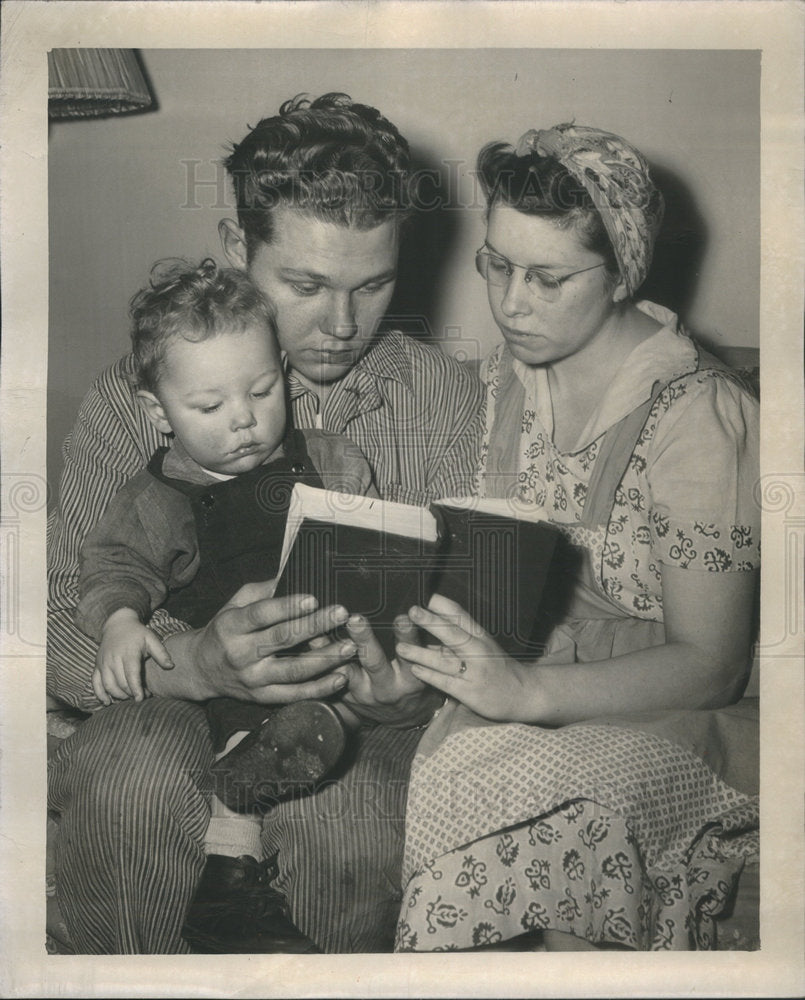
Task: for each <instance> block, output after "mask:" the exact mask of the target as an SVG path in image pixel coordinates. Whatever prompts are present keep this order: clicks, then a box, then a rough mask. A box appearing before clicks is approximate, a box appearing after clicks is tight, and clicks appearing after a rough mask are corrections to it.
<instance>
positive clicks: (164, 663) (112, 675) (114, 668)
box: [92, 608, 173, 705]
mask: <svg viewBox="0 0 805 1000" xmlns="http://www.w3.org/2000/svg"><path fill="white" fill-rule="evenodd" d="M148 657H151V659H153V660H154V661H155V662H156V663H158V664H159V666H160V667H162V669H163V670H172V669H173V660H171V658H170V654H169V653H168V651H167V649H165V647H164V646H163V645H162V642H161V641H160V640H159V639H158V638H157V636H156V635H154V633H153V632H152V631H151V629H149V628H146V626H145V625H143V624H142V622H141V621H140V620H139V618H138V617H137V614H136V613H135V612H134V611H132V610H131V609H130V608H119V609H118V610H117V611H114V612H113V613H112V614H111V615H109V617H108V618H107V619H106V624H105V625H104V627H103V634H102V636H101V643H100V646H99V648H98V655H97V656H96V658H95V670H94V671H93V674H92V687H93V690H94V691H95V696H96V697H97V699H98V701H101V702H103V704H104V705H111V703H112V698H119V699H126V698H134V700H135V701H142V700H143V698H144V697H145V695H146V691H145V688H144V687H143V679H142V678H143V662H144V661H145V660H146V659H147V658H148Z"/></svg>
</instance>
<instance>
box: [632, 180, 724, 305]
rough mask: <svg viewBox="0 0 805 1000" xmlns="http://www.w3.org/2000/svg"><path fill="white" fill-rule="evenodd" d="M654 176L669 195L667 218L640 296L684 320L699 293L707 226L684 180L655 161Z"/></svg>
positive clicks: (666, 195)
mask: <svg viewBox="0 0 805 1000" xmlns="http://www.w3.org/2000/svg"><path fill="white" fill-rule="evenodd" d="M651 175H652V177H653V179H654V183H655V184H656V185H657V187H658V188H659V189H660V190H661V191H662V193H663V195H664V196H665V217H664V219H663V223H662V227H661V228H660V232H659V235H658V237H657V242H656V244H655V246H654V259H653V262H652V265H651V271H650V272H649V275H648V277H647V278H646V281H645V283H644V284H643V286H642V288H641V289H640V293H639V297H640V298H643V299H649V300H651V301H652V302H657V303H659V305H663V306H666V307H667V308H668V309H672V310H673V311H674V312H675V313H677V314H678V315H679V316H681V317H683V321H684V317H685V316H687V315H688V314H689V311H690V307H691V305H692V303H693V300H694V298H695V295H696V285H697V282H698V279H699V271H700V268H701V263H702V259H703V258H704V253H705V249H706V246H707V226H706V224H705V221H704V219H703V218H702V215H701V213H700V212H699V209H698V207H697V205H696V203H695V201H694V199H693V195H692V194H691V192H690V188H689V187H688V186H687V185H686V184H685V182H684V181H682V180H681V179H680V178H679V177H678V176H677V175H676V174H673V173H671V171H669V170H666V169H665V168H663V167H656V166H654V165H653V164H652V166H651Z"/></svg>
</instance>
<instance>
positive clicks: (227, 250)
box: [218, 219, 248, 271]
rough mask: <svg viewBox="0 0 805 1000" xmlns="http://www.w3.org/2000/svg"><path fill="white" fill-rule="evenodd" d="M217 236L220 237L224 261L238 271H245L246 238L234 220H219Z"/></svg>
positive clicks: (246, 261) (246, 256)
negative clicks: (224, 255)
mask: <svg viewBox="0 0 805 1000" xmlns="http://www.w3.org/2000/svg"><path fill="white" fill-rule="evenodd" d="M218 235H219V236H220V237H221V246H222V247H223V250H224V254H226V259H227V260H228V261H229V263H230V264H231V265H232V267H235V268H237V269H238V270H239V271H245V270H246V267H247V264H248V254H247V253H246V237H245V236H244V235H243V230H242V229H241V228H240V226H239V225H238V224H237V222H235V220H234V219H221V221H220V222H219V223H218Z"/></svg>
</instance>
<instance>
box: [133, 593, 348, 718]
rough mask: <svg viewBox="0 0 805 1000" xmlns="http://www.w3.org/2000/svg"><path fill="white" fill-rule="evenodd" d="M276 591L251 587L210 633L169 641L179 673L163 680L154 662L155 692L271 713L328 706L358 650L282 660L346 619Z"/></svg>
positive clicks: (150, 670)
mask: <svg viewBox="0 0 805 1000" xmlns="http://www.w3.org/2000/svg"><path fill="white" fill-rule="evenodd" d="M273 587H274V584H273V582H272V581H269V582H267V583H261V584H247V585H246V586H245V587H241V589H240V590H239V591H238V592H237V594H235V596H234V597H233V598H232V600H231V601H230V602H229V603H228V604H227V605H225V606H224V607H223V608H222V609H221V610H220V611H219V612H218V614H217V615H215V617H214V618H213V619H212V620H211V621H210V622H209V624H208V625H207V626H206V627H205V628H203V629H197V630H195V631H191V632H181V633H178V634H176V635H173V636H170V637H169V638H168V639H167V640H166V647H167V649H168V651H169V652H170V654H171V656H172V658H173V661H174V663H175V664H176V668H175V670H174V671H172V672H171V673H170V674H165V673H163V672H162V671H160V670H158V669H155V668H154V667H152V665H151V663H150V662H149V663H148V664H147V665H146V671H147V678H148V686H149V688H150V690H151V691H152V692H153V693H154V694H157V695H162V696H165V697H174V698H186V699H187V700H190V701H204V700H206V699H208V698H216V697H228V698H239V699H240V700H241V701H256V702H261V703H263V704H269V705H270V704H287V703H288V702H292V701H302V700H305V699H308V698H326V697H328V696H330V695H332V694H335V693H336V692H337V691H339V690H341V689H342V688H343V687H345V685H346V683H347V681H346V678H345V677H343V676H342V675H340V674H333V673H330V671H332V670H333V668H335V667H337V666H338V665H339V664H341V663H344V662H345V661H346V660H349V659H350V658H352V657H353V656H354V655H355V652H356V646H355V643H354V642H352V641H347V642H341V643H335V642H330V643H328V644H327V645H325V646H321V647H319V648H317V649H312V650H310V651H307V652H300V653H297V654H293V655H280V654H283V653H286V652H287V651H288V650H291V649H294V648H295V647H297V646H298V645H300V644H302V643H307V642H308V641H309V640H310V639H312V638H314V637H315V636H320V635H324V634H326V633H328V632H330V631H332V630H333V629H334V628H335V627H336V626H337V625H341V624H343V623H344V622H346V620H347V618H348V614H347V611H346V610H345V609H344V608H341V607H329V608H324V609H322V610H317V603H316V599H315V598H313V597H310V596H309V595H303V594H295V595H292V596H289V597H278V598H273V597H271V596H270V595H271V593H272V592H273ZM324 674H327V676H322V675H324Z"/></svg>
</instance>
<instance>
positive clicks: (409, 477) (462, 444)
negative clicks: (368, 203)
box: [47, 331, 483, 709]
mask: <svg viewBox="0 0 805 1000" xmlns="http://www.w3.org/2000/svg"><path fill="white" fill-rule="evenodd" d="M133 371H134V367H133V359H132V356H131V355H127V356H126V357H124V358H122V359H121V360H120V361H118V362H117V363H116V364H114V365H112V366H111V367H110V368H108V369H106V371H104V372H103V373H102V374H101V375H100V377H99V378H98V379H97V381H96V382H95V384H94V385H93V386H92V388H91V389H90V391H89V393H88V394H87V396H86V398H85V399H84V402H83V403H82V406H81V409H80V411H79V414H78V417H77V419H76V423H75V425H74V427H73V430H72V432H71V434H70V435H69V437H68V438H67V440H66V441H65V444H64V471H63V473H62V480H61V489H60V496H59V503H58V506H57V508H56V509H55V510H54V511H53V513H52V514H51V516H50V518H49V521H48V650H47V672H48V693H49V694H52V695H54V696H55V697H57V698H60V699H62V700H63V701H66V702H68V703H69V704H71V705H76V706H77V707H79V708H84V709H93V708H96V707H98V704H99V703H98V702H97V701H96V699H95V696H94V694H93V691H92V685H91V675H92V669H93V666H94V663H95V652H96V646H95V643H94V642H93V641H92V640H91V639H89V638H87V637H86V636H85V635H84V634H83V633H82V632H81V631H80V630H79V629H78V628H77V626H76V625H75V623H74V620H73V614H74V609H75V607H76V605H77V603H78V569H79V553H80V550H81V545H82V543H83V541H84V539H85V538H86V536H87V534H88V533H89V532H90V530H91V529H92V528H93V527H94V526H95V525H96V524H97V523H98V521H99V520H100V519H101V516H102V515H103V513H104V511H105V510H106V508H107V506H108V505H109V503H110V501H111V500H112V498H113V497H114V495H115V494H116V493H117V492H118V490H119V489H120V488H121V487H122V486H123V484H124V483H126V482H127V481H128V480H129V479H130V478H131V477H132V476H133V475H135V473H137V472H138V471H139V470H140V469H142V468H143V467H144V466H145V465H146V464H147V463H148V460H149V459H150V457H151V455H152V454H153V453H154V451H156V449H157V448H158V447H161V446H162V445H165V444H168V443H169V439H168V438H167V437H166V436H165V435H163V434H161V433H160V432H159V431H157V430H156V429H155V428H154V427H153V425H152V424H151V423H150V421H149V420H148V419H147V417H146V416H145V414H144V413H143V411H142V409H141V408H140V406H139V405H138V404H137V401H136V398H135V395H134V391H133V388H132V376H133ZM288 387H289V396H290V401H291V417H292V420H293V423H294V425H295V426H296V427H299V428H304V427H316V426H321V427H323V428H324V430H328V431H332V432H334V433H336V434H344V435H346V436H347V437H349V438H351V439H352V440H353V441H354V442H355V443H356V444H357V445H358V447H359V448H360V449H361V451H362V452H363V453H364V455H365V456H366V458H367V460H368V462H369V465H370V467H371V469H372V472H373V474H374V479H375V483H376V485H377V488H378V491H379V492H380V495H381V496H382V497H384V498H385V499H388V500H396V501H399V502H402V503H413V504H427V503H429V502H430V501H431V500H435V499H437V498H438V497H444V496H457V495H462V494H466V493H469V492H471V491H472V480H473V474H474V471H475V466H476V462H477V457H478V452H479V447H480V440H481V433H482V427H483V388H482V386H481V383H480V382H479V381H478V379H477V377H476V376H475V375H474V374H473V373H472V372H470V371H469V370H468V369H467V368H464V367H463V366H462V365H460V364H459V363H458V362H456V361H455V360H453V359H452V358H449V357H447V356H446V355H445V354H443V353H442V352H441V351H440V350H438V349H436V348H433V347H429V346H425V345H423V344H421V343H419V342H417V341H415V340H412V339H411V338H409V337H406V336H404V335H403V334H401V333H398V332H396V331H389V332H388V333H385V334H384V335H383V336H382V337H381V338H380V339H379V340H378V341H377V343H376V344H375V345H374V347H373V348H372V349H371V351H369V353H368V354H367V355H366V356H365V357H364V358H362V359H361V361H359V362H358V364H357V365H356V366H355V367H354V368H353V369H352V370H351V371H350V372H349V373H348V374H347V375H346V376H345V377H344V378H343V379H341V380H340V381H339V382H338V383H336V385H335V386H334V387H333V388H332V390H331V391H330V392H329V394H328V395H327V396H326V398H325V402H324V405H323V407H322V408H321V412H319V399H318V396H317V395H316V394H315V393H314V392H313V391H311V390H310V389H308V388H307V387H305V386H304V385H303V384H302V383H301V382H299V381H298V380H297V379H296V378H295V377H294V376H293V374H289V376H288ZM149 624H150V626H151V628H153V629H154V631H155V632H156V633H157V634H158V635H160V636H161V637H162V638H164V637H165V636H167V635H171V634H172V633H174V632H177V631H181V630H183V629H186V628H187V627H188V626H187V625H185V624H183V623H182V622H178V621H175V620H174V619H171V618H170V617H169V616H168V615H167V613H166V612H165V611H164V610H161V609H160V610H157V611H156V612H155V614H154V616H153V618H152V619H151V622H150V623H149Z"/></svg>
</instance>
